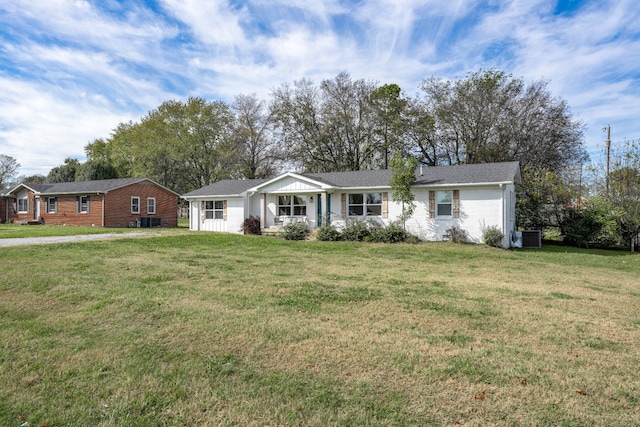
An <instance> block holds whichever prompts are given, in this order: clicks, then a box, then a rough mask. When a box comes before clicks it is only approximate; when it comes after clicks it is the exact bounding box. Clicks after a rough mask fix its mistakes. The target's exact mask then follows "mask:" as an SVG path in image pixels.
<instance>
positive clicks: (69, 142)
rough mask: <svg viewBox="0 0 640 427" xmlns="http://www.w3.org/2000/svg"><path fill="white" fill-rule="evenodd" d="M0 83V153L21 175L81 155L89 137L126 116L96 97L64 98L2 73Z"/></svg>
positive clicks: (44, 170)
mask: <svg viewBox="0 0 640 427" xmlns="http://www.w3.org/2000/svg"><path fill="white" fill-rule="evenodd" d="M0 87H1V88H2V94H1V95H0V110H2V111H3V117H2V121H3V126H2V128H0V146H1V148H0V152H2V154H6V155H9V156H12V157H14V158H15V159H17V160H18V162H19V163H20V164H21V165H22V171H23V172H22V173H24V174H36V173H38V174H43V175H46V174H47V173H48V172H49V170H50V169H51V168H53V167H55V166H58V165H60V164H61V163H62V161H63V160H64V158H66V157H73V158H81V157H83V156H84V146H85V145H86V144H87V143H88V142H91V141H92V140H93V139H95V138H99V137H104V136H108V135H109V133H110V132H111V130H112V129H113V128H114V127H115V125H116V124H117V123H119V122H121V121H126V120H127V117H126V116H123V115H120V114H118V113H114V112H113V111H111V109H109V108H108V105H106V103H105V102H104V100H103V99H100V97H92V98H86V97H84V96H82V94H77V96H75V97H68V98H67V99H64V100H63V99H61V97H60V93H59V92H57V91H53V92H52V91H50V88H48V87H46V86H38V85H35V84H30V83H25V82H21V81H18V80H15V79H8V78H5V77H0Z"/></svg>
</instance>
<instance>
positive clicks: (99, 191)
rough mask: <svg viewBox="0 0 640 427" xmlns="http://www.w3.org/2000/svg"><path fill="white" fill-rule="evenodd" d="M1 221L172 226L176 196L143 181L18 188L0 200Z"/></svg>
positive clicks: (71, 183) (143, 179)
mask: <svg viewBox="0 0 640 427" xmlns="http://www.w3.org/2000/svg"><path fill="white" fill-rule="evenodd" d="M3 199H4V201H5V203H6V205H7V206H6V208H5V210H6V216H7V218H6V220H8V221H11V220H12V221H13V222H14V223H32V222H40V223H45V224H52V225H84V226H95V227H139V226H143V227H149V226H153V227H155V226H164V227H177V226H178V201H179V195H178V194H177V193H176V192H174V191H171V190H169V189H168V188H166V187H163V186H162V185H160V184H157V183H155V182H153V181H152V180H150V179H147V178H121V179H104V180H96V181H81V182H62V183H56V184H25V183H22V184H19V185H18V186H16V187H15V188H13V189H12V190H10V191H8V192H6V193H5V194H4V195H3Z"/></svg>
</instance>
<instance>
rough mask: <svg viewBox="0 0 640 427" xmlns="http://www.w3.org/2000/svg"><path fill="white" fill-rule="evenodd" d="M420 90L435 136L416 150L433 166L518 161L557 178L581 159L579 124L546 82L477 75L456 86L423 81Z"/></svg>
mask: <svg viewBox="0 0 640 427" xmlns="http://www.w3.org/2000/svg"><path fill="white" fill-rule="evenodd" d="M422 90H423V92H424V95H425V99H424V105H425V106H426V110H427V112H428V113H429V115H430V116H431V117H432V118H433V119H434V133H435V135H434V138H433V141H430V140H429V141H427V144H428V145H427V147H420V148H421V149H423V151H428V152H431V153H433V156H434V157H435V156H437V158H435V159H430V160H431V162H434V163H436V164H455V163H485V162H499V161H511V160H518V161H520V163H521V164H522V165H523V166H529V167H534V168H537V169H542V170H550V171H556V172H557V171H560V170H562V168H563V167H564V166H565V165H566V164H567V163H569V162H573V161H578V160H579V159H580V157H581V156H582V155H583V153H584V149H583V130H584V126H583V124H582V123H581V122H579V121H576V120H574V119H573V117H572V115H571V112H570V110H569V107H568V105H567V103H566V102H565V101H564V100H562V99H559V98H555V97H553V96H552V94H551V93H550V91H549V89H548V85H547V82H544V81H537V82H532V83H530V84H526V83H525V81H524V80H523V79H521V78H515V77H513V76H511V75H509V74H505V73H504V72H502V71H497V70H481V71H479V72H476V73H471V74H469V75H468V76H467V78H466V79H463V80H458V81H448V80H442V79H437V78H430V79H427V80H425V81H424V82H423V84H422ZM432 142H434V143H435V145H436V147H435V149H434V147H431V146H430V144H431V143H432ZM425 148H426V150H425Z"/></svg>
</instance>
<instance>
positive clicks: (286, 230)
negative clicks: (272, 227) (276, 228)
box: [282, 222, 309, 240]
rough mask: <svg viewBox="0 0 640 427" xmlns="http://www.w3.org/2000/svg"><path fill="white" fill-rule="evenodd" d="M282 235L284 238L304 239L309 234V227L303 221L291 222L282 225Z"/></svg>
mask: <svg viewBox="0 0 640 427" xmlns="http://www.w3.org/2000/svg"><path fill="white" fill-rule="evenodd" d="M282 235H283V236H284V238H285V239H286V240H304V239H306V238H307V236H308V235H309V229H308V228H307V224H305V223H304V222H293V223H291V224H287V225H285V226H284V227H282Z"/></svg>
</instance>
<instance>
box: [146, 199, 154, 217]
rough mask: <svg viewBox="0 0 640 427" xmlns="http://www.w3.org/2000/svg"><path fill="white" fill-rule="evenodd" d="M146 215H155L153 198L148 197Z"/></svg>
mask: <svg viewBox="0 0 640 427" xmlns="http://www.w3.org/2000/svg"><path fill="white" fill-rule="evenodd" d="M147 213H148V214H155V213H156V199H155V197H149V198H148V199H147Z"/></svg>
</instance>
